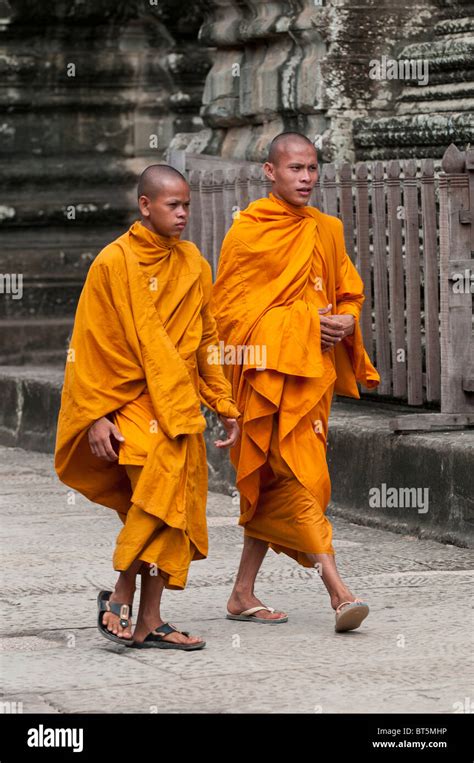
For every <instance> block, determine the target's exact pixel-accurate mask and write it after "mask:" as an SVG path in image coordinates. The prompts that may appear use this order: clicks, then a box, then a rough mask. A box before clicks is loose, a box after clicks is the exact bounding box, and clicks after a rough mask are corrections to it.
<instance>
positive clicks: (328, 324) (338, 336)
mask: <svg viewBox="0 0 474 763" xmlns="http://www.w3.org/2000/svg"><path fill="white" fill-rule="evenodd" d="M331 308H332V305H328V306H327V307H321V308H319V310H318V312H319V323H320V326H321V349H322V351H323V352H327V351H328V350H330V349H331V347H334V346H335V345H336V344H337V343H338V342H340V341H341V340H342V339H344V337H345V336H348V334H351V333H352V331H353V330H354V316H352V315H350V316H349V315H326V313H328V312H330V310H331ZM348 319H350V320H348ZM350 324H352V327H351V325H350Z"/></svg>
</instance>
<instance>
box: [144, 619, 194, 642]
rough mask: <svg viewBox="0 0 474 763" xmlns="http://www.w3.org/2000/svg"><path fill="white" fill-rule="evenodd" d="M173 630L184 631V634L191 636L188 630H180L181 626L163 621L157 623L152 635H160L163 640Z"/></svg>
mask: <svg viewBox="0 0 474 763" xmlns="http://www.w3.org/2000/svg"><path fill="white" fill-rule="evenodd" d="M173 631H176V633H182V634H183V636H189V633H188V631H180V630H179V628H176V627H175V626H174V625H171V623H162V624H161V625H157V626H156V628H155V630H154V631H153V632H152V634H150V635H153V636H158V637H159V638H160V639H161V640H163V636H167V635H168V633H173Z"/></svg>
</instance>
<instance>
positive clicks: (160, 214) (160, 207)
mask: <svg viewBox="0 0 474 763" xmlns="http://www.w3.org/2000/svg"><path fill="white" fill-rule="evenodd" d="M189 202H190V194H189V186H188V184H187V183H185V182H183V181H182V180H179V178H178V179H176V180H175V179H166V180H165V181H163V182H162V184H161V186H160V188H159V189H157V190H156V192H155V193H153V194H150V196H140V198H139V200H138V205H139V207H140V214H141V216H142V223H143V225H145V226H146V227H147V228H149V229H150V230H152V231H154V232H155V233H158V234H159V235H160V236H180V235H181V233H182V231H183V229H184V227H185V225H186V223H187V222H188V216H189Z"/></svg>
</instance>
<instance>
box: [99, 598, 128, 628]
mask: <svg viewBox="0 0 474 763" xmlns="http://www.w3.org/2000/svg"><path fill="white" fill-rule="evenodd" d="M109 596H110V594H107V595H106V596H103V597H102V598H101V600H100V602H99V612H112V614H114V615H117V616H118V617H120V625H121V626H122V628H125V627H126V626H127V625H128V621H129V619H130V618H131V617H132V605H131V604H122V603H121V602H118V601H109Z"/></svg>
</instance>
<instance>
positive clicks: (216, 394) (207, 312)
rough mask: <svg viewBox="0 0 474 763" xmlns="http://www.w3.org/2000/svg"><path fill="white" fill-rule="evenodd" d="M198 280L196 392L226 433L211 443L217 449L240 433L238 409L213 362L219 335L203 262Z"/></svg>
mask: <svg viewBox="0 0 474 763" xmlns="http://www.w3.org/2000/svg"><path fill="white" fill-rule="evenodd" d="M201 282H202V286H203V304H202V307H201V319H202V336H201V342H200V345H199V348H198V350H197V353H196V355H197V363H198V370H199V377H200V385H199V392H200V397H201V401H202V402H203V403H204V405H205V406H206V407H207V408H209V409H210V410H212V411H214V412H215V413H217V415H218V416H219V419H220V420H221V422H222V424H223V426H224V428H225V430H226V432H227V438H226V439H225V440H215V442H214V445H215V446H216V447H217V448H229V447H231V446H232V445H235V443H236V442H237V439H238V436H239V433H240V429H239V425H238V423H237V419H238V418H239V417H240V411H239V410H238V408H237V406H236V404H235V401H234V400H233V398H232V388H231V385H230V382H229V381H228V380H227V379H226V377H225V376H224V372H223V370H222V367H221V365H220V363H219V362H215V361H216V350H217V347H218V346H219V336H218V333H217V324H216V321H215V319H214V316H213V315H212V311H211V308H210V296H211V287H212V274H211V269H210V266H209V264H208V263H207V262H206V261H204V263H203V275H202V279H201Z"/></svg>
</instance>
